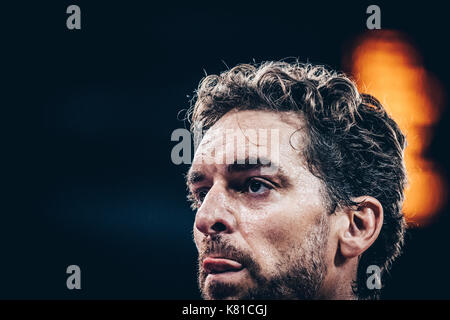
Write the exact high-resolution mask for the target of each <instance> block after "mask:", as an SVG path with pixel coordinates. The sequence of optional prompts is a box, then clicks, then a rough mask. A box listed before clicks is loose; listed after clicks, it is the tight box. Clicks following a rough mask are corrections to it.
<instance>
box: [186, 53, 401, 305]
mask: <svg viewBox="0 0 450 320" xmlns="http://www.w3.org/2000/svg"><path fill="white" fill-rule="evenodd" d="M190 115H191V118H190V119H191V124H192V127H191V129H192V131H193V132H194V135H196V140H197V141H199V142H200V143H199V145H198V147H197V148H196V152H195V156H194V160H193V163H192V166H191V168H190V170H189V173H188V175H187V183H188V188H189V194H190V196H189V198H190V199H191V200H192V203H193V207H194V210H196V215H195V222H194V226H193V234H194V241H195V244H196V246H197V249H198V252H199V274H198V282H199V287H200V290H201V292H202V295H203V297H204V298H207V299H253V298H256V299H320V298H325V299H333V298H337V299H352V298H360V299H367V298H374V297H376V296H377V294H378V291H377V290H373V289H370V288H368V287H367V285H366V282H367V274H366V270H367V267H368V266H370V265H376V266H378V267H379V268H380V270H381V271H382V274H384V273H385V272H386V271H387V270H389V268H390V266H391V264H392V262H393V261H394V260H395V258H396V257H397V256H398V255H399V254H400V252H401V247H402V245H403V237H404V232H405V221H404V217H403V215H402V212H401V207H402V203H403V190H404V187H405V183H406V173H405V167H404V161H403V151H404V148H405V143H406V142H405V137H404V135H403V134H402V132H401V131H400V129H399V127H398V126H397V124H396V123H395V122H394V121H393V120H392V119H391V118H390V117H389V115H388V114H387V113H386V111H385V110H384V108H383V107H382V106H381V104H380V103H379V102H378V101H377V100H376V99H375V98H374V97H372V96H370V95H365V94H360V93H359V92H358V90H357V88H356V86H355V84H354V83H353V82H352V81H351V80H350V79H348V78H347V77H346V76H345V75H343V74H338V73H335V72H332V71H329V70H327V69H325V68H324V67H321V66H313V65H309V64H308V65H304V64H299V63H287V62H267V63H264V64H261V65H247V64H244V65H238V66H237V67H235V68H233V69H231V70H227V71H225V72H223V73H222V74H220V75H210V76H207V77H206V78H204V79H203V80H202V81H201V83H200V85H199V88H198V90H197V93H196V97H195V99H194V100H193V107H192V109H191V113H190ZM382 283H383V281H382Z"/></svg>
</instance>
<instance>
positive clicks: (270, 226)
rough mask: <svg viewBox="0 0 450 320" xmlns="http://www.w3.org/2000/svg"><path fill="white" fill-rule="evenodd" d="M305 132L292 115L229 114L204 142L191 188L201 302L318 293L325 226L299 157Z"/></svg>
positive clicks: (317, 189)
mask: <svg viewBox="0 0 450 320" xmlns="http://www.w3.org/2000/svg"><path fill="white" fill-rule="evenodd" d="M304 126H305V122H304V120H302V119H300V118H299V117H298V116H296V115H294V114H293V113H280V112H269V111H251V110H249V111H231V112H229V113H227V114H226V115H224V116H223V117H222V118H221V119H220V120H219V121H218V122H217V123H216V124H215V125H214V126H212V127H211V128H210V129H209V130H208V131H207V132H206V134H205V136H204V137H203V140H202V142H201V144H200V145H199V147H198V149H197V151H196V154H195V157H194V161H193V164H192V167H191V170H190V172H189V175H188V184H189V189H190V192H191V195H192V196H193V197H194V198H195V199H196V200H195V201H196V202H197V207H198V210H197V213H196V216H195V223H194V230H193V231H194V241H195V244H196V246H197V249H198V252H199V275H198V281H199V286H200V290H201V292H202V295H203V297H204V298H206V299H252V298H256V299H289V298H291V299H302V298H303V299H311V298H315V297H317V295H318V294H319V290H320V287H321V284H322V281H323V278H324V276H325V274H326V269H327V268H326V264H327V261H329V258H327V257H326V251H327V250H326V248H327V239H328V233H329V226H328V224H329V221H328V215H327V213H328V212H327V206H326V203H325V201H324V197H323V186H322V183H321V181H320V180H319V179H318V178H316V177H315V176H314V175H312V174H311V173H310V172H309V170H308V169H307V168H306V165H305V161H304V159H303V157H302V155H301V148H302V146H304V144H305V142H304V139H305V138H304V131H303V130H301V129H300V128H302V127H304ZM261 129H262V130H261ZM298 129H300V130H298ZM252 130H253V131H252ZM264 130H265V131H264ZM271 130H272V131H271ZM274 130H275V131H274ZM250 132H256V135H253V134H249V133H250ZM273 132H275V134H274V135H272V139H271V138H270V137H271V133H273ZM230 133H233V134H234V135H235V137H236V138H237V139H236V140H234V139H227V138H225V134H228V135H229V134H230ZM262 135H263V136H264V137H263V136H262ZM266 137H268V139H266ZM273 137H275V138H273ZM269 140H270V141H269ZM275 140H277V141H275ZM236 141H237V142H236ZM293 146H295V148H294V147H293ZM274 148H276V149H277V150H275V149H274ZM242 151H244V152H242ZM274 155H275V156H274ZM273 158H276V159H273ZM258 159H259V160H258ZM267 161H270V168H271V170H267V168H268V165H267ZM243 162H245V164H244V163H243ZM249 162H250V163H249Z"/></svg>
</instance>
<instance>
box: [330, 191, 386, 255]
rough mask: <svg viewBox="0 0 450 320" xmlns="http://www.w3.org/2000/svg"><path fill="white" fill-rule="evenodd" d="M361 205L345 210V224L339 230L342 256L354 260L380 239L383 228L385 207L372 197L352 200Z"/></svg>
mask: <svg viewBox="0 0 450 320" xmlns="http://www.w3.org/2000/svg"><path fill="white" fill-rule="evenodd" d="M352 200H353V201H355V202H357V203H359V205H358V206H357V207H356V208H355V207H353V208H350V207H347V208H344V217H343V218H344V220H345V223H343V224H341V227H340V229H339V230H338V238H339V248H340V252H341V254H342V256H344V257H345V258H353V257H357V256H359V255H361V254H362V253H363V252H364V251H366V250H367V249H368V248H369V247H370V246H371V245H372V244H373V243H374V242H375V240H376V239H377V238H378V235H379V234H380V231H381V227H382V226H383V206H382V205H381V203H380V202H379V201H378V200H377V199H375V198H373V197H370V196H362V197H357V198H354V199H352Z"/></svg>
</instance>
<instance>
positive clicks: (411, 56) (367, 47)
mask: <svg viewBox="0 0 450 320" xmlns="http://www.w3.org/2000/svg"><path fill="white" fill-rule="evenodd" d="M350 47H351V48H352V50H350V51H347V52H345V53H344V59H343V64H344V68H346V70H349V71H350V73H351V74H352V75H353V77H354V79H355V80H356V82H357V84H358V87H359V90H360V91H361V92H364V93H369V94H372V95H373V96H375V97H376V98H377V99H378V100H380V101H381V103H382V104H383V106H384V107H385V108H386V109H387V111H388V113H389V114H390V115H391V116H392V117H393V118H394V119H395V120H396V122H397V123H398V124H399V126H400V128H401V129H402V131H403V132H404V133H406V136H407V140H408V146H407V148H406V150H405V162H406V168H407V171H408V180H409V184H408V187H407V188H406V190H405V203H404V207H403V211H404V214H405V217H406V220H407V221H408V223H409V224H410V225H413V226H424V225H426V224H428V223H430V222H432V221H433V218H434V217H435V216H436V214H437V213H438V212H439V210H440V209H441V208H442V207H443V205H444V204H445V202H446V198H447V184H446V182H445V180H444V178H443V175H442V174H441V173H440V171H439V168H438V166H437V165H436V163H434V162H433V161H432V159H428V158H426V157H425V152H426V150H427V148H428V147H429V144H430V141H431V139H432V137H433V128H434V125H435V124H436V123H437V121H438V120H439V117H440V115H441V113H442V108H443V105H444V103H443V100H444V92H443V89H442V85H441V84H440V83H439V81H438V80H437V79H436V78H435V77H434V76H433V75H432V74H431V73H430V72H428V71H427V70H426V69H425V68H424V66H423V63H422V59H421V56H420V54H419V52H418V50H417V49H416V48H415V46H414V45H413V44H412V42H411V41H410V40H409V39H408V38H407V37H406V36H405V35H404V34H402V33H400V32H397V31H392V30H376V31H368V32H366V33H364V34H362V35H361V36H359V37H358V38H357V39H356V40H354V42H353V43H352V45H351V46H350Z"/></svg>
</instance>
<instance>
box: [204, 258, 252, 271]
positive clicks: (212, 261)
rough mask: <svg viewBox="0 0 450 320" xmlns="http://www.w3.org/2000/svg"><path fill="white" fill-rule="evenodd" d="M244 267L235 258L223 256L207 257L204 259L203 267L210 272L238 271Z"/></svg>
mask: <svg viewBox="0 0 450 320" xmlns="http://www.w3.org/2000/svg"><path fill="white" fill-rule="evenodd" d="M243 268H244V267H243V266H242V264H240V263H239V262H237V261H235V260H231V259H227V258H222V257H207V258H205V259H204V260H203V269H204V270H205V271H206V272H207V273H208V274H217V273H225V272H237V271H240V270H242V269H243Z"/></svg>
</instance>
